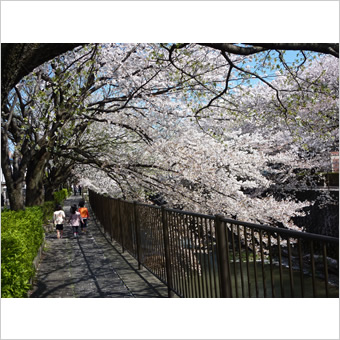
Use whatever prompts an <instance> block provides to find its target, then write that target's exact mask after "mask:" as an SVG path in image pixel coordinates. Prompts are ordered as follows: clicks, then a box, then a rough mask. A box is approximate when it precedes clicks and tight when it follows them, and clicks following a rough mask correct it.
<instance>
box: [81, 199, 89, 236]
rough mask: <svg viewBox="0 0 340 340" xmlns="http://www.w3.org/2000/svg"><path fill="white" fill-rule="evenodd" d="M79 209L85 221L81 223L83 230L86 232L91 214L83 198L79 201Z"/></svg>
mask: <svg viewBox="0 0 340 340" xmlns="http://www.w3.org/2000/svg"><path fill="white" fill-rule="evenodd" d="M78 211H79V212H80V216H81V217H82V218H83V223H81V225H80V228H81V231H82V232H84V233H86V228H87V220H88V219H89V218H90V215H89V211H88V209H87V208H86V207H85V201H83V200H81V201H80V202H79V209H78Z"/></svg>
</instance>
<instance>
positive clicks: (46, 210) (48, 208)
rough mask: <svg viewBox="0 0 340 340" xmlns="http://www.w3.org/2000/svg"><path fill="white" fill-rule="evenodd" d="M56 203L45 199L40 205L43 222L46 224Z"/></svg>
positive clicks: (51, 216)
mask: <svg viewBox="0 0 340 340" xmlns="http://www.w3.org/2000/svg"><path fill="white" fill-rule="evenodd" d="M55 206H56V203H55V202H53V201H47V202H45V203H44V204H43V206H42V207H41V209H42V213H43V223H44V224H46V223H47V222H48V221H49V220H51V219H52V218H53V212H54V210H55Z"/></svg>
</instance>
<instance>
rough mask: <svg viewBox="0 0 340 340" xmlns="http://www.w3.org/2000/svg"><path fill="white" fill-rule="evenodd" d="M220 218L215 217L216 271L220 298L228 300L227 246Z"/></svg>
mask: <svg viewBox="0 0 340 340" xmlns="http://www.w3.org/2000/svg"><path fill="white" fill-rule="evenodd" d="M222 218H223V216H222V215H215V225H216V243H217V259H218V271H219V277H220V292H221V297H222V298H229V297H232V295H231V285H230V272H229V267H228V256H227V252H228V251H229V250H228V246H229V245H228V244H227V237H226V227H225V225H223V223H222V221H221V219H222Z"/></svg>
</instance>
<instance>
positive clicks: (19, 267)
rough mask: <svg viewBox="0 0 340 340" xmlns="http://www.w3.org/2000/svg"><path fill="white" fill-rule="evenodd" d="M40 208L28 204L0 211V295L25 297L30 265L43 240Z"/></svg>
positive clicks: (32, 271) (28, 287) (42, 215)
mask: <svg viewBox="0 0 340 340" xmlns="http://www.w3.org/2000/svg"><path fill="white" fill-rule="evenodd" d="M43 220H44V209H43V208H42V207H31V208H26V209H25V210H21V211H12V210H7V211H4V212H2V214H1V297H2V298H22V297H27V291H28V290H29V289H30V284H29V280H30V278H31V277H32V276H33V275H34V267H33V265H32V263H33V260H34V258H35V257H36V255H37V253H38V250H39V247H40V246H41V244H42V241H43V235H44V230H43V226H42V224H43Z"/></svg>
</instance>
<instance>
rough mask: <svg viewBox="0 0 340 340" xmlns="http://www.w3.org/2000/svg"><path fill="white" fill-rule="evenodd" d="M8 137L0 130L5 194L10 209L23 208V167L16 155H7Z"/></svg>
mask: <svg viewBox="0 0 340 340" xmlns="http://www.w3.org/2000/svg"><path fill="white" fill-rule="evenodd" d="M8 150H9V148H8V138H7V134H6V133H5V131H3V130H2V131H1V169H2V173H3V175H4V177H5V181H6V187H7V194H8V198H9V204H10V208H11V210H22V209H24V207H25V206H24V197H23V188H24V184H25V181H24V178H25V169H24V168H23V167H20V166H18V164H17V163H19V161H18V160H17V157H16V155H12V159H10V156H9V151H8Z"/></svg>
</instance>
